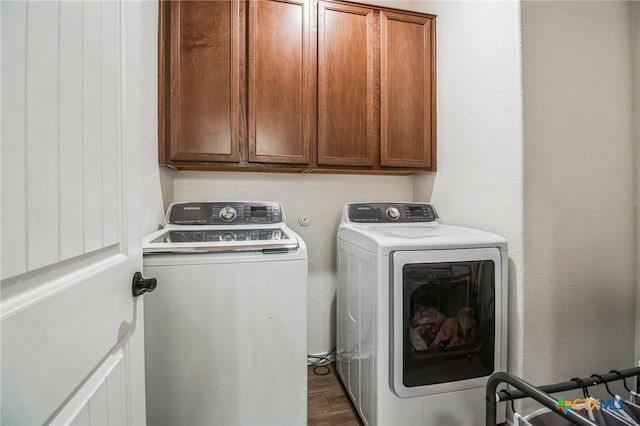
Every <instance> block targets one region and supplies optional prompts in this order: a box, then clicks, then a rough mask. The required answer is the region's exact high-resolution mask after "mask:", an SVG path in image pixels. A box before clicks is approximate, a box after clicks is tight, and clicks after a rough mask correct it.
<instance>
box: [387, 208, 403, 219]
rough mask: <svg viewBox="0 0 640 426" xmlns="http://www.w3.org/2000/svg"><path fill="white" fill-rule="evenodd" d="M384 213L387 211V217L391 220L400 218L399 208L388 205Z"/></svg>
mask: <svg viewBox="0 0 640 426" xmlns="http://www.w3.org/2000/svg"><path fill="white" fill-rule="evenodd" d="M386 213H387V217H388V218H389V219H391V220H398V219H400V210H398V209H397V208H396V207H389V208H388V209H387V211H386Z"/></svg>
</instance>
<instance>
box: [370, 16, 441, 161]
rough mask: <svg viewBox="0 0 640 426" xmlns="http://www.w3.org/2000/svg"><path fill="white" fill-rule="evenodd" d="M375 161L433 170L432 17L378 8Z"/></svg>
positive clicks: (433, 86)
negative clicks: (377, 158)
mask: <svg viewBox="0 0 640 426" xmlns="http://www.w3.org/2000/svg"><path fill="white" fill-rule="evenodd" d="M380 57H381V59H380V121H381V124H380V149H381V152H380V164H381V165H382V166H390V167H414V168H422V169H429V170H435V159H436V157H435V155H436V152H435V137H436V121H435V20H434V19H433V18H429V17H422V16H416V15H410V14H401V13H391V12H386V11H381V12H380Z"/></svg>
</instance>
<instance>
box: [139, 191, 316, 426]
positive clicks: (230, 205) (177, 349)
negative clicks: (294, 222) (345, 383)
mask: <svg viewBox="0 0 640 426" xmlns="http://www.w3.org/2000/svg"><path fill="white" fill-rule="evenodd" d="M143 250H144V273H145V275H147V276H152V277H155V278H156V279H157V287H156V290H155V292H153V293H150V294H149V295H148V296H146V297H145V300H144V302H145V303H144V310H145V312H144V319H145V354H146V356H145V360H146V386H147V419H148V424H149V425H153V426H162V425H167V426H170V425H171V426H178V425H184V426H190V425H194V426H195V425H243V426H245V425H303V424H306V421H307V366H306V363H307V250H306V247H305V244H304V242H303V240H302V239H301V238H300V237H299V236H298V235H296V233H295V232H293V231H292V230H291V229H290V228H288V227H287V226H286V225H285V214H284V211H283V208H282V205H281V204H279V203H271V202H269V203H265V202H188V203H175V204H172V205H171V206H170V207H169V209H168V212H167V216H166V226H165V227H164V228H163V229H161V230H159V231H157V232H155V233H153V234H151V235H149V236H147V237H146V238H145V239H144V244H143Z"/></svg>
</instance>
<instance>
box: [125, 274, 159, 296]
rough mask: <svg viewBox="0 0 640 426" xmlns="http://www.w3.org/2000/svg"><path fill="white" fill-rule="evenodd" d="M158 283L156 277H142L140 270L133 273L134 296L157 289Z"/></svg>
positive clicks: (132, 290) (132, 288)
mask: <svg viewBox="0 0 640 426" xmlns="http://www.w3.org/2000/svg"><path fill="white" fill-rule="evenodd" d="M156 284H158V282H157V280H156V279H155V278H142V274H141V273H140V272H136V273H135V274H133V282H132V283H131V292H132V293H133V297H138V296H140V295H142V294H145V293H146V292H151V291H153V290H155V289H156Z"/></svg>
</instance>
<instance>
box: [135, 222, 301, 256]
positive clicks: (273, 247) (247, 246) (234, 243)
mask: <svg viewBox="0 0 640 426" xmlns="http://www.w3.org/2000/svg"><path fill="white" fill-rule="evenodd" d="M299 246H300V244H299V243H298V239H297V238H296V237H295V235H294V234H293V233H292V232H291V231H290V230H289V229H286V228H284V227H269V228H263V227H256V226H246V227H243V228H227V227H219V226H172V225H168V226H167V227H166V228H164V229H162V230H160V231H157V232H154V233H153V234H151V235H148V236H147V237H145V239H144V240H143V245H142V252H143V253H145V254H148V253H194V252H228V251H265V252H275V251H287V250H291V249H297V248H298V247H299Z"/></svg>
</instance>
